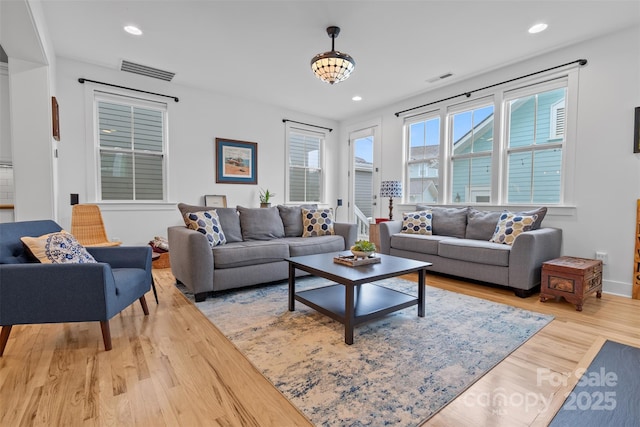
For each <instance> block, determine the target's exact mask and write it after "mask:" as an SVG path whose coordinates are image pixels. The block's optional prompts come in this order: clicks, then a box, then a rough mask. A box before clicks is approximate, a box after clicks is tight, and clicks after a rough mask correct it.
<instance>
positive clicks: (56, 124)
mask: <svg viewBox="0 0 640 427" xmlns="http://www.w3.org/2000/svg"><path fill="white" fill-rule="evenodd" d="M51 123H52V124H53V131H52V134H53V139H55V140H56V141H60V111H59V109H58V100H57V99H56V97H55V96H52V97H51Z"/></svg>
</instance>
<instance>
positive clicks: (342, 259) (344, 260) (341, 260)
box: [333, 255, 381, 267]
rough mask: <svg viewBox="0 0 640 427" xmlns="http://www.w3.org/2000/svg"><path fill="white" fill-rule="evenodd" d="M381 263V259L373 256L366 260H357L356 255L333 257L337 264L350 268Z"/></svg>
mask: <svg viewBox="0 0 640 427" xmlns="http://www.w3.org/2000/svg"><path fill="white" fill-rule="evenodd" d="M380 261H381V259H380V257H377V256H375V255H372V256H370V257H366V258H356V257H355V256H354V255H338V256H335V257H333V262H335V263H337V264H343V265H348V266H349V267H357V266H359V265H367V264H377V263H379V262H380Z"/></svg>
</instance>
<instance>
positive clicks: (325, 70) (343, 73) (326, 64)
mask: <svg viewBox="0 0 640 427" xmlns="http://www.w3.org/2000/svg"><path fill="white" fill-rule="evenodd" d="M327 34H328V35H329V37H330V38H331V52H325V53H319V54H317V55H316V56H314V57H313V59H312V60H311V69H312V70H313V73H314V74H315V75H316V77H318V78H319V79H320V80H322V81H323V82H327V83H329V84H334V83H337V82H341V81H343V80H346V79H348V78H349V76H350V75H351V73H352V72H353V70H354V69H355V66H356V61H354V60H353V58H352V57H351V56H349V55H347V54H346V53H342V52H338V51H337V50H335V49H334V45H335V39H336V37H338V34H340V28H339V27H328V28H327Z"/></svg>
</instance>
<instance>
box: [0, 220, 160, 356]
mask: <svg viewBox="0 0 640 427" xmlns="http://www.w3.org/2000/svg"><path fill="white" fill-rule="evenodd" d="M60 229H61V228H60V226H59V225H58V224H56V223H55V222H54V221H50V220H42V221H24V222H15V223H5V224H0V261H1V262H0V325H1V326H2V327H3V333H2V337H3V339H4V338H6V339H8V337H9V335H8V334H9V332H10V331H11V326H13V325H18V324H33V323H63V322H90V321H99V322H101V324H102V331H103V340H104V344H105V349H106V350H110V349H111V336H110V333H109V323H108V321H109V319H111V318H112V317H113V316H115V315H116V314H118V313H119V312H121V311H122V310H123V309H125V308H126V307H128V306H129V305H130V304H131V303H133V302H135V300H136V299H138V300H140V303H141V304H142V307H143V310H144V311H145V314H148V310H147V306H146V300H145V298H144V294H145V293H146V292H148V291H149V290H150V287H151V280H152V278H151V248H150V247H149V246H141V247H126V246H119V247H96V248H87V250H88V251H89V253H90V254H91V255H92V256H93V257H94V258H95V259H96V261H98V262H97V263H88V264H41V263H40V262H38V261H37V260H36V259H33V258H31V257H30V256H29V255H27V253H26V251H25V249H24V246H23V244H22V242H21V241H20V237H23V236H31V237H38V236H41V235H43V234H48V233H53V232H58V231H60ZM4 328H7V329H6V331H8V332H7V333H6V335H5V329H4ZM105 331H106V332H105ZM5 345H6V341H4V342H0V356H1V355H2V353H3V351H4V346H5Z"/></svg>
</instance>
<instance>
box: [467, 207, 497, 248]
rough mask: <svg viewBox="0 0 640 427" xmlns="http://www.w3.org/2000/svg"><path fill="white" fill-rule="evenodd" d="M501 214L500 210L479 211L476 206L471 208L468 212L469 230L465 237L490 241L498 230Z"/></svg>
mask: <svg viewBox="0 0 640 427" xmlns="http://www.w3.org/2000/svg"><path fill="white" fill-rule="evenodd" d="M500 215H502V212H500V211H479V210H477V209H475V208H469V212H467V231H466V232H465V234H464V237H465V238H467V239H475V240H486V241H488V240H489V239H491V238H492V237H493V233H494V232H495V231H496V225H497V224H498V220H499V219H500Z"/></svg>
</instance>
